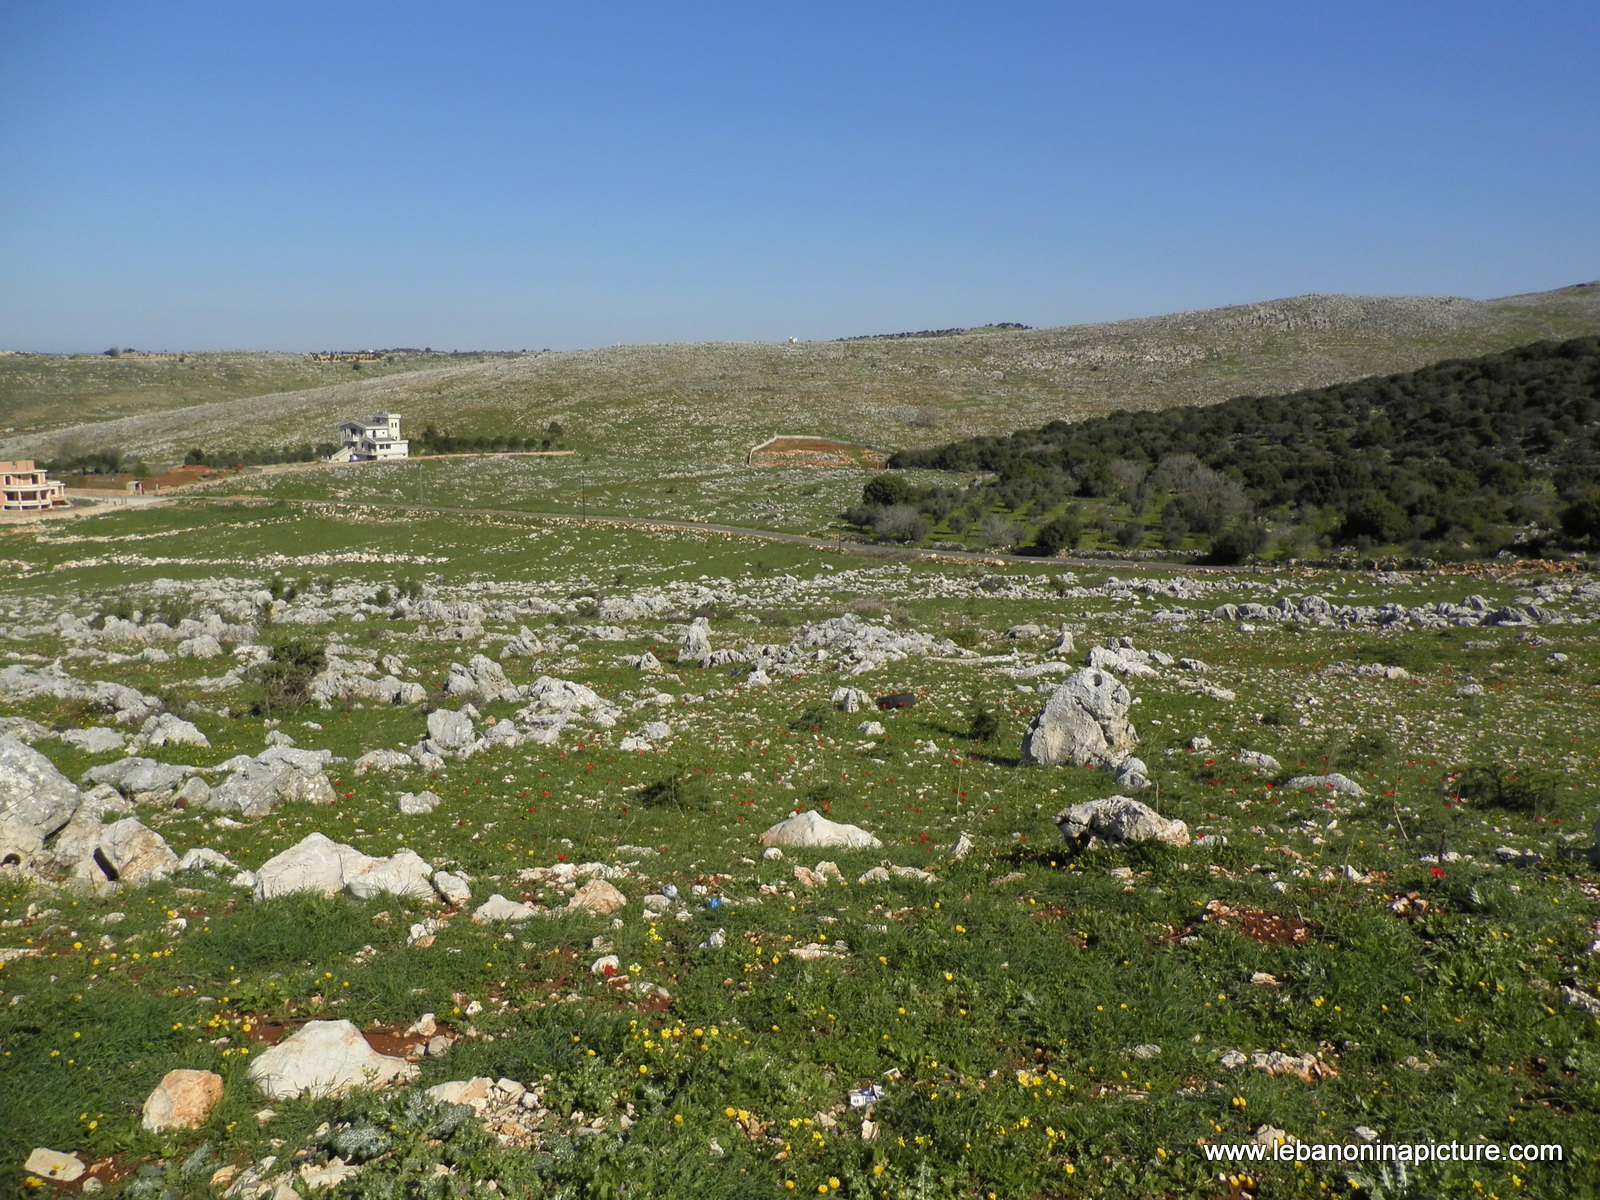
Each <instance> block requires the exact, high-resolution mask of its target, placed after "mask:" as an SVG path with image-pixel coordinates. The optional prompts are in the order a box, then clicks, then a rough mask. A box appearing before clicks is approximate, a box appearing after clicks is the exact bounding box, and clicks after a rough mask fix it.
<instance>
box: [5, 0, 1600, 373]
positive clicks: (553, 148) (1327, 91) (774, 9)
mask: <svg viewBox="0 0 1600 1200" xmlns="http://www.w3.org/2000/svg"><path fill="white" fill-rule="evenodd" d="M1597 49H1600V5H1596V4H1595V3H1593V0H1581V2H1571V3H1561V2H1552V3H1543V4H1533V5H1531V6H1520V7H1513V6H1511V5H1501V4H1488V3H1482V2H1477V0H1467V2H1462V0H1455V2H1453V3H1431V2H1430V3H1406V2H1404V0H1384V2H1382V3H1369V2H1366V0H1341V2H1340V3H1338V4H1333V3H1289V4H1285V3H1283V2H1282V0H1272V2H1265V0H1264V2H1261V3H1234V2H1230V0H1208V2H1206V3H1199V2H1197V0H1185V2H1182V3H1177V2H1172V3H1168V2H1150V3H1145V2H1140V0H1129V2H1126V3H1112V2H1109V0H1096V2H1094V3H1087V2H1081V3H1080V2H1057V3H1043V2H1031V0H1029V2H1012V3H1007V2H1004V0H1001V2H991V3H985V4H977V3H949V2H942V0H924V2H921V3H916V4H911V3H870V2H868V3H851V4H845V3H832V2H829V0H817V2H813V3H807V4H795V5H789V6H780V5H775V4H771V3H765V2H762V0H743V2H737V3H736V2H725V0H696V2H694V3H670V2H663V0H653V2H650V3H637V4H620V3H604V2H600V3H596V4H592V5H575V4H561V5H556V4H549V3H540V2H536V0H519V2H509V0H455V2H453V3H449V4H444V3H417V2H411V0H384V2H382V3H379V2H376V0H366V2H363V0H353V2H348V3H339V2H337V0H332V2H327V0H324V2H319V3H309V2H299V0H293V2H288V0H285V2H277V3H274V2H272V0H262V2H258V3H252V4H248V5H242V4H227V3H221V4H219V3H216V2H215V0H210V2H207V3H194V4H189V3H170V2H164V0H150V2H148V3H144V4H128V3H126V0H123V2H122V3H118V4H110V3H101V2H99V0H73V2H72V3H65V4H63V3H49V2H47V0H0V162H3V163H4V164H6V166H5V168H4V170H3V171H0V348H12V349H34V350H100V349H104V348H105V347H107V346H110V345H119V346H135V347H138V348H141V349H214V348H225V347H236V348H252V349H289V350H303V349H320V348H353V347H362V346H406V345H411V346H423V345H428V346H433V347H434V348H436V349H446V348H453V349H473V348H504V349H519V348H524V347H525V348H530V349H537V348H541V347H547V346H548V347H554V348H558V349H567V348H576V347H582V346H597V345H608V344H613V343H620V342H677V341H747V340H779V339H783V338H787V337H790V336H794V337H799V338H802V339H813V338H816V339H821V338H832V337H839V336H845V335H850V334H859V333H872V332H892V331H895V330H903V329H920V328H929V327H947V326H953V325H972V324H983V323H986V322H990V321H1022V322H1024V323H1027V324H1030V325H1041V326H1042V325H1059V324H1069V323H1076V322H1082V321H1097V320H1108V319H1114V318H1118V317H1127V316H1140V315H1148V314H1153V313H1162V312H1173V311H1179V310H1184V309H1192V308H1202V307H1210V306H1213V305H1221V304H1233V303H1243V302H1248V301H1253V300H1265V299H1270V298H1273V297H1278V296H1288V295H1296V294H1299V293H1303V292H1354V293H1364V294H1454V295H1467V296H1473V297H1477V298H1486V297H1490V296H1498V295H1506V294H1511V293H1516V292H1528V291H1540V290H1544V289H1547V288H1552V287H1559V286H1562V285H1564V284H1568V283H1576V282H1580V281H1585V280H1589V279H1594V278H1596V277H1600V136H1597V133H1596V131H1597V130H1600V88H1597V87H1596V86H1595V83H1594V79H1595V68H1594V63H1595V59H1596V51H1597Z"/></svg>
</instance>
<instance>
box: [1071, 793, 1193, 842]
mask: <svg viewBox="0 0 1600 1200" xmlns="http://www.w3.org/2000/svg"><path fill="white" fill-rule="evenodd" d="M1056 825H1057V826H1058V827H1059V828H1060V829H1061V834H1062V836H1063V837H1065V838H1066V839H1067V841H1069V842H1078V841H1079V840H1080V839H1084V838H1087V839H1088V845H1089V846H1091V847H1092V846H1095V845H1097V844H1099V843H1101V842H1108V843H1111V844H1113V845H1127V844H1130V843H1133V842H1149V841H1156V842H1164V843H1165V844H1167V845H1169V846H1187V845H1188V844H1189V827H1188V825H1186V824H1184V822H1182V821H1171V820H1168V819H1167V818H1166V817H1163V816H1162V815H1161V814H1160V813H1158V812H1156V811H1155V809H1153V808H1150V807H1149V806H1148V805H1145V804H1141V803H1140V802H1139V801H1137V800H1130V799H1129V798H1128V797H1126V796H1110V797H1108V798H1106V799H1104V800H1089V801H1086V802H1085V803H1083V804H1074V805H1073V806H1072V807H1071V808H1068V809H1065V810H1064V811H1062V812H1060V813H1058V814H1057V815H1056Z"/></svg>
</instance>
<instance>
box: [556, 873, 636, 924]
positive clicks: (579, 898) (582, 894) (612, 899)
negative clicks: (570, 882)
mask: <svg viewBox="0 0 1600 1200" xmlns="http://www.w3.org/2000/svg"><path fill="white" fill-rule="evenodd" d="M627 903H628V898H627V897H626V896H624V895H623V894H622V893H621V892H619V891H618V890H617V889H616V888H615V887H613V886H612V885H611V884H609V883H607V882H606V881H605V880H604V879H591V880H589V881H588V882H587V883H585V884H584V885H583V886H582V887H580V888H579V889H578V890H577V891H576V892H574V893H573V894H572V899H571V900H569V901H568V902H567V907H568V908H569V909H583V910H586V911H588V912H591V913H594V914H595V915H596V916H598V917H604V916H608V915H610V914H611V913H614V912H616V911H617V909H619V908H622V907H624V906H625V905H626V904H627Z"/></svg>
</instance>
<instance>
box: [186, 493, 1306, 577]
mask: <svg viewBox="0 0 1600 1200" xmlns="http://www.w3.org/2000/svg"><path fill="white" fill-rule="evenodd" d="M185 498H186V499H189V500H198V501H201V502H204V503H209V504H299V505H302V506H304V507H306V508H342V509H350V508H372V509H381V510H386V511H390V512H430V513H443V514H445V515H449V516H468V517H513V518H519V519H521V520H528V521H547V522H551V523H555V524H563V525H620V526H624V527H627V528H631V529H647V530H648V529H663V530H665V529H671V530H695V531H699V532H709V533H723V534H728V535H730V536H734V537H749V538H759V539H761V540H763V541H769V542H788V543H790V544H791V545H797V546H814V547H816V548H817V549H819V550H839V551H846V552H853V553H858V554H875V555H885V556H888V557H894V558H912V559H916V558H922V559H930V560H933V561H938V562H978V563H985V562H986V563H993V564H995V565H996V566H999V565H1001V564H1003V563H1008V562H1013V563H1031V564H1033V565H1034V566H1038V565H1040V564H1041V563H1050V564H1051V565H1053V566H1063V567H1090V568H1098V569H1111V570H1114V571H1116V572H1118V573H1123V574H1126V573H1127V572H1129V571H1178V570H1181V571H1186V572H1189V573H1193V574H1202V575H1203V574H1209V573H1212V572H1221V573H1228V574H1234V573H1239V572H1243V573H1246V574H1259V573H1262V572H1267V571H1270V570H1273V569H1275V568H1268V567H1246V566H1236V567H1212V566H1206V567H1201V566H1197V565H1196V564H1194V563H1192V562H1134V561H1131V560H1124V559H1107V558H1034V557H1032V556H1030V555H1026V554H994V553H979V552H977V551H972V550H931V549H928V548H926V547H921V546H888V545H882V544H880V543H877V542H847V541H843V540H839V539H833V538H819V537H808V536H807V535H805V534H803V533H780V532H778V531H777V530H773V529H749V528H745V527H743V526H739V525H713V524H710V523H709V522H705V521H673V520H668V519H667V518H664V517H616V516H591V517H585V516H581V515H579V514H578V513H548V512H527V511H524V510H522V509H513V508H453V507H450V506H449V505H444V504H383V503H376V502H361V501H353V500H284V499H279V498H277V497H265V496H200V495H196V494H194V493H189V494H188V495H187V496H186V497H185Z"/></svg>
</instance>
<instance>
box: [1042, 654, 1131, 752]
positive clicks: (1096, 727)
mask: <svg viewBox="0 0 1600 1200" xmlns="http://www.w3.org/2000/svg"><path fill="white" fill-rule="evenodd" d="M1132 703H1133V699H1132V697H1131V696H1129V694H1128V689H1127V688H1125V687H1124V686H1123V685H1122V684H1121V683H1119V682H1117V680H1115V679H1113V678H1112V677H1111V676H1110V675H1109V674H1107V673H1106V672H1104V671H1102V670H1099V669H1097V668H1094V667H1090V668H1088V669H1087V670H1083V671H1079V672H1078V673H1077V674H1076V675H1074V676H1073V677H1072V678H1071V679H1069V680H1067V681H1066V682H1065V683H1063V684H1062V685H1061V686H1060V687H1058V688H1056V690H1055V691H1054V692H1052V693H1051V694H1050V699H1049V700H1047V701H1046V702H1045V706H1044V708H1043V709H1042V710H1040V712H1039V714H1038V715H1037V716H1036V717H1034V719H1033V721H1032V723H1031V724H1030V725H1029V726H1028V732H1027V734H1026V735H1025V736H1024V737H1023V739H1022V760H1023V761H1024V762H1030V763H1041V764H1043V765H1045V766H1060V765H1062V764H1065V763H1083V764H1093V765H1096V766H1112V765H1115V764H1116V763H1119V762H1121V761H1122V759H1124V758H1126V757H1127V756H1128V755H1129V754H1130V753H1132V751H1133V748H1134V746H1135V745H1137V743H1138V740H1139V739H1138V735H1137V734H1136V733H1134V729H1133V726H1132V724H1130V723H1129V721H1128V707H1129V705H1130V704H1132Z"/></svg>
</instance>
